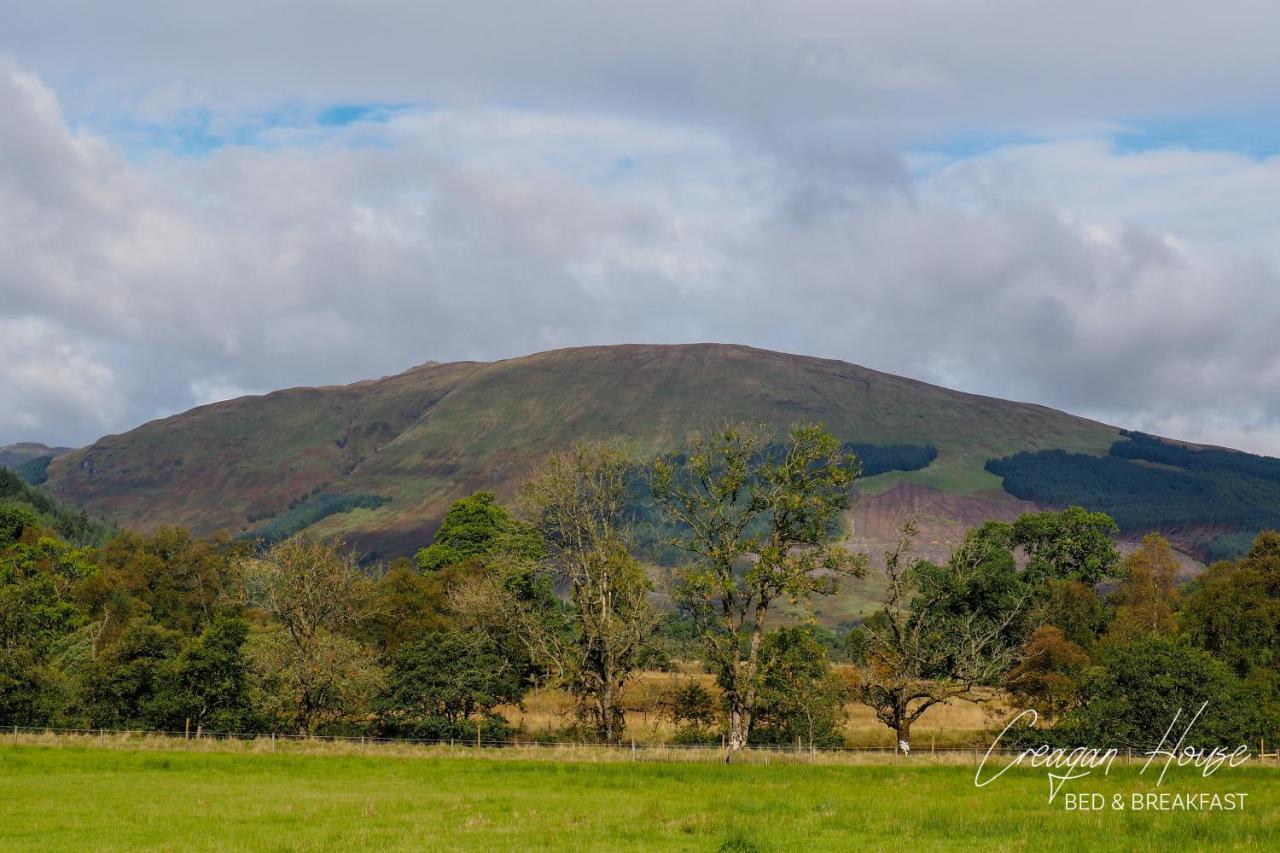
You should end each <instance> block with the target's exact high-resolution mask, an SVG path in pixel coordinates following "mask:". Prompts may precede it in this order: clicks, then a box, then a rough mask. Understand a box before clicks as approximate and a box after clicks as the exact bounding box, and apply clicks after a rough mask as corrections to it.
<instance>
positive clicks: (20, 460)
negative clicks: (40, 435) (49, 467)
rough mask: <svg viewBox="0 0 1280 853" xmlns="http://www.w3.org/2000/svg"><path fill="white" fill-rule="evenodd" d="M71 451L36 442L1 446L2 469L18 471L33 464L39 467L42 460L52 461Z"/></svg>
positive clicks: (0, 462)
mask: <svg viewBox="0 0 1280 853" xmlns="http://www.w3.org/2000/svg"><path fill="white" fill-rule="evenodd" d="M70 451H71V448H70V447H49V446H48V445H46V444H40V443H39V442H35V441H20V442H18V443H17V444H5V445H0V467H4V468H9V469H11V470H17V469H18V468H21V467H23V466H24V465H32V464H33V463H34V464H35V465H37V466H38V465H40V460H42V459H43V460H52V459H53V458H54V457H55V456H61V455H62V454H64V453H69V452H70Z"/></svg>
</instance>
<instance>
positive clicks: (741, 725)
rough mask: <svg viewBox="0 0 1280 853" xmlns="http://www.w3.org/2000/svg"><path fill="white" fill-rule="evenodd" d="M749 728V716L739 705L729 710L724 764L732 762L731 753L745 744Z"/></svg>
mask: <svg viewBox="0 0 1280 853" xmlns="http://www.w3.org/2000/svg"><path fill="white" fill-rule="evenodd" d="M750 730H751V717H750V716H749V715H748V714H747V713H746V712H745V711H744V710H743V709H742V708H739V707H736V706H735V707H733V708H731V709H730V710H729V739H728V742H727V745H728V747H729V748H728V750H727V751H726V752H725V756H724V761H725V764H732V763H733V755H734V753H735V752H737V751H738V750H740V749H742V748H743V747H745V746H746V745H747V735H748V733H749V732H750Z"/></svg>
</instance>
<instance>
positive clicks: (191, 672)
mask: <svg viewBox="0 0 1280 853" xmlns="http://www.w3.org/2000/svg"><path fill="white" fill-rule="evenodd" d="M248 636H249V626H248V624H247V623H246V622H245V621H244V620H243V619H235V618H229V617H219V618H217V619H214V621H213V622H211V623H210V624H209V626H208V627H206V628H205V629H204V631H203V632H202V633H201V635H200V636H199V637H195V638H192V639H190V640H188V642H187V644H186V645H185V646H184V648H183V649H182V651H181V652H180V653H179V654H178V656H177V657H176V658H174V659H173V660H172V662H171V663H170V664H168V665H167V666H166V667H164V670H163V672H162V673H161V676H160V679H159V684H158V686H157V689H156V696H155V698H154V699H153V700H152V701H151V702H149V703H148V709H147V711H148V716H149V718H150V721H151V723H152V724H153V725H154V726H156V727H157V728H160V729H167V730H169V731H181V730H185V729H186V728H187V727H188V726H190V727H191V728H194V729H195V730H197V731H200V730H203V731H205V732H240V731H246V730H248V729H249V728H251V727H252V725H253V709H252V707H251V703H250V699H249V677H248V660H247V659H246V657H245V654H244V645H245V641H246V639H247V638H248Z"/></svg>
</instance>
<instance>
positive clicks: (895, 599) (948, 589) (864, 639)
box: [846, 520, 1031, 748]
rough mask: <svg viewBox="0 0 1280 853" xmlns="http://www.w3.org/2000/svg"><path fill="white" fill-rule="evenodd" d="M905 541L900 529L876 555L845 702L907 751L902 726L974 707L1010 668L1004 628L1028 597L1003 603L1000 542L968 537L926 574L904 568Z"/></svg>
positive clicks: (921, 567)
mask: <svg viewBox="0 0 1280 853" xmlns="http://www.w3.org/2000/svg"><path fill="white" fill-rule="evenodd" d="M914 536H915V524H914V522H913V521H910V520H908V521H907V522H906V523H905V524H904V525H903V527H902V531H901V535H900V538H899V541H898V543H897V546H896V547H895V548H894V550H893V551H891V552H889V553H888V554H886V555H885V571H884V574H885V581H886V583H885V593H884V599H883V604H882V605H881V607H880V609H879V610H877V611H876V612H875V613H874V614H872V615H871V617H870V618H868V619H867V621H866V622H865V623H864V625H863V626H862V628H861V629H860V630H859V632H858V635H856V636H855V637H853V638H848V639H847V640H846V648H847V649H849V650H850V651H851V652H854V653H855V654H856V658H855V661H854V663H855V665H856V674H855V679H854V688H853V695H854V698H856V699H857V700H858V701H859V702H861V703H863V704H864V705H867V706H868V707H869V708H871V709H872V710H873V711H874V712H875V714H876V718H877V719H878V720H880V722H882V723H884V724H885V725H886V726H888V727H889V728H891V729H892V730H893V731H894V733H895V734H896V736H897V741H898V742H899V743H901V744H906V745H907V747H908V748H910V744H911V727H912V725H913V724H914V723H915V722H916V721H917V720H919V719H920V717H921V716H922V715H923V714H924V713H925V711H927V710H929V708H931V707H933V706H934V705H936V704H938V703H940V702H946V701H948V700H950V699H954V698H963V699H971V700H977V699H982V698H984V696H983V695H982V694H980V693H979V688H982V687H984V686H986V685H993V684H996V683H997V682H998V679H999V678H1000V677H1001V676H1002V675H1003V674H1004V673H1005V672H1006V671H1007V670H1008V669H1009V667H1010V666H1011V665H1012V664H1013V662H1014V660H1015V659H1016V656H1017V648H1018V640H1017V634H1016V632H1014V631H1013V630H1012V629H1013V627H1014V626H1015V625H1017V624H1019V623H1020V622H1021V621H1022V619H1023V616H1024V611H1025V608H1026V604H1027V602H1028V600H1029V599H1030V595H1031V593H1030V590H1029V589H1026V588H1024V589H1023V591H1022V592H1021V593H1020V594H1018V595H1016V596H1007V595H1005V593H1004V589H1005V582H1004V581H1002V580H1001V578H1002V577H1003V576H1004V575H1005V574H1006V572H1007V560H1006V558H1005V554H1004V552H1006V551H1007V550H1008V543H1007V541H1004V540H1002V539H1001V537H999V536H991V535H988V534H987V532H984V531H982V530H979V531H971V532H970V533H969V535H967V536H966V537H965V540H964V542H962V543H961V545H960V546H959V547H958V548H957V549H956V550H955V551H954V552H953V553H952V555H951V558H950V559H949V560H948V561H947V562H946V563H944V564H942V565H940V566H935V565H932V564H930V563H927V562H924V561H917V562H912V561H911V559H910V550H911V543H912V539H913V537H914ZM988 575H991V576H992V577H988ZM970 590H978V591H986V592H984V593H983V594H977V593H969V592H968V591H970ZM958 591H959V592H960V593H963V594H959V595H958V594H957V592H958ZM990 591H995V592H996V594H986V593H987V592H990Z"/></svg>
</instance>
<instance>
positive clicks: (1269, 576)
mask: <svg viewBox="0 0 1280 853" xmlns="http://www.w3.org/2000/svg"><path fill="white" fill-rule="evenodd" d="M1182 620H1183V623H1184V625H1183V627H1184V629H1185V630H1186V632H1187V635H1188V636H1189V637H1190V638H1191V640H1192V641H1193V642H1194V643H1195V644H1196V645H1198V646H1200V647H1201V648H1203V649H1206V650H1207V651H1209V652H1211V653H1212V654H1213V655H1214V656H1216V657H1217V658H1219V659H1220V660H1223V661H1225V662H1226V663H1227V665H1228V666H1230V667H1231V668H1232V669H1233V670H1234V671H1235V672H1236V674H1238V675H1240V676H1251V675H1254V674H1258V673H1261V674H1264V675H1266V674H1271V675H1274V674H1275V673H1277V672H1280V533H1275V532H1266V533H1262V534H1260V535H1259V536H1258V537H1257V539H1256V540H1254V543H1253V548H1252V549H1251V550H1250V551H1249V553H1248V555H1246V556H1245V558H1244V559H1242V560H1240V561H1239V562H1235V563H1227V562H1221V563H1215V564H1214V565H1212V566H1210V567H1209V569H1208V570H1207V571H1206V572H1205V573H1204V574H1202V575H1201V576H1200V577H1199V578H1197V580H1196V582H1195V583H1194V584H1193V585H1192V589H1191V592H1190V594H1189V595H1188V596H1187V600H1186V602H1185V605H1184V607H1183V611H1182Z"/></svg>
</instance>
